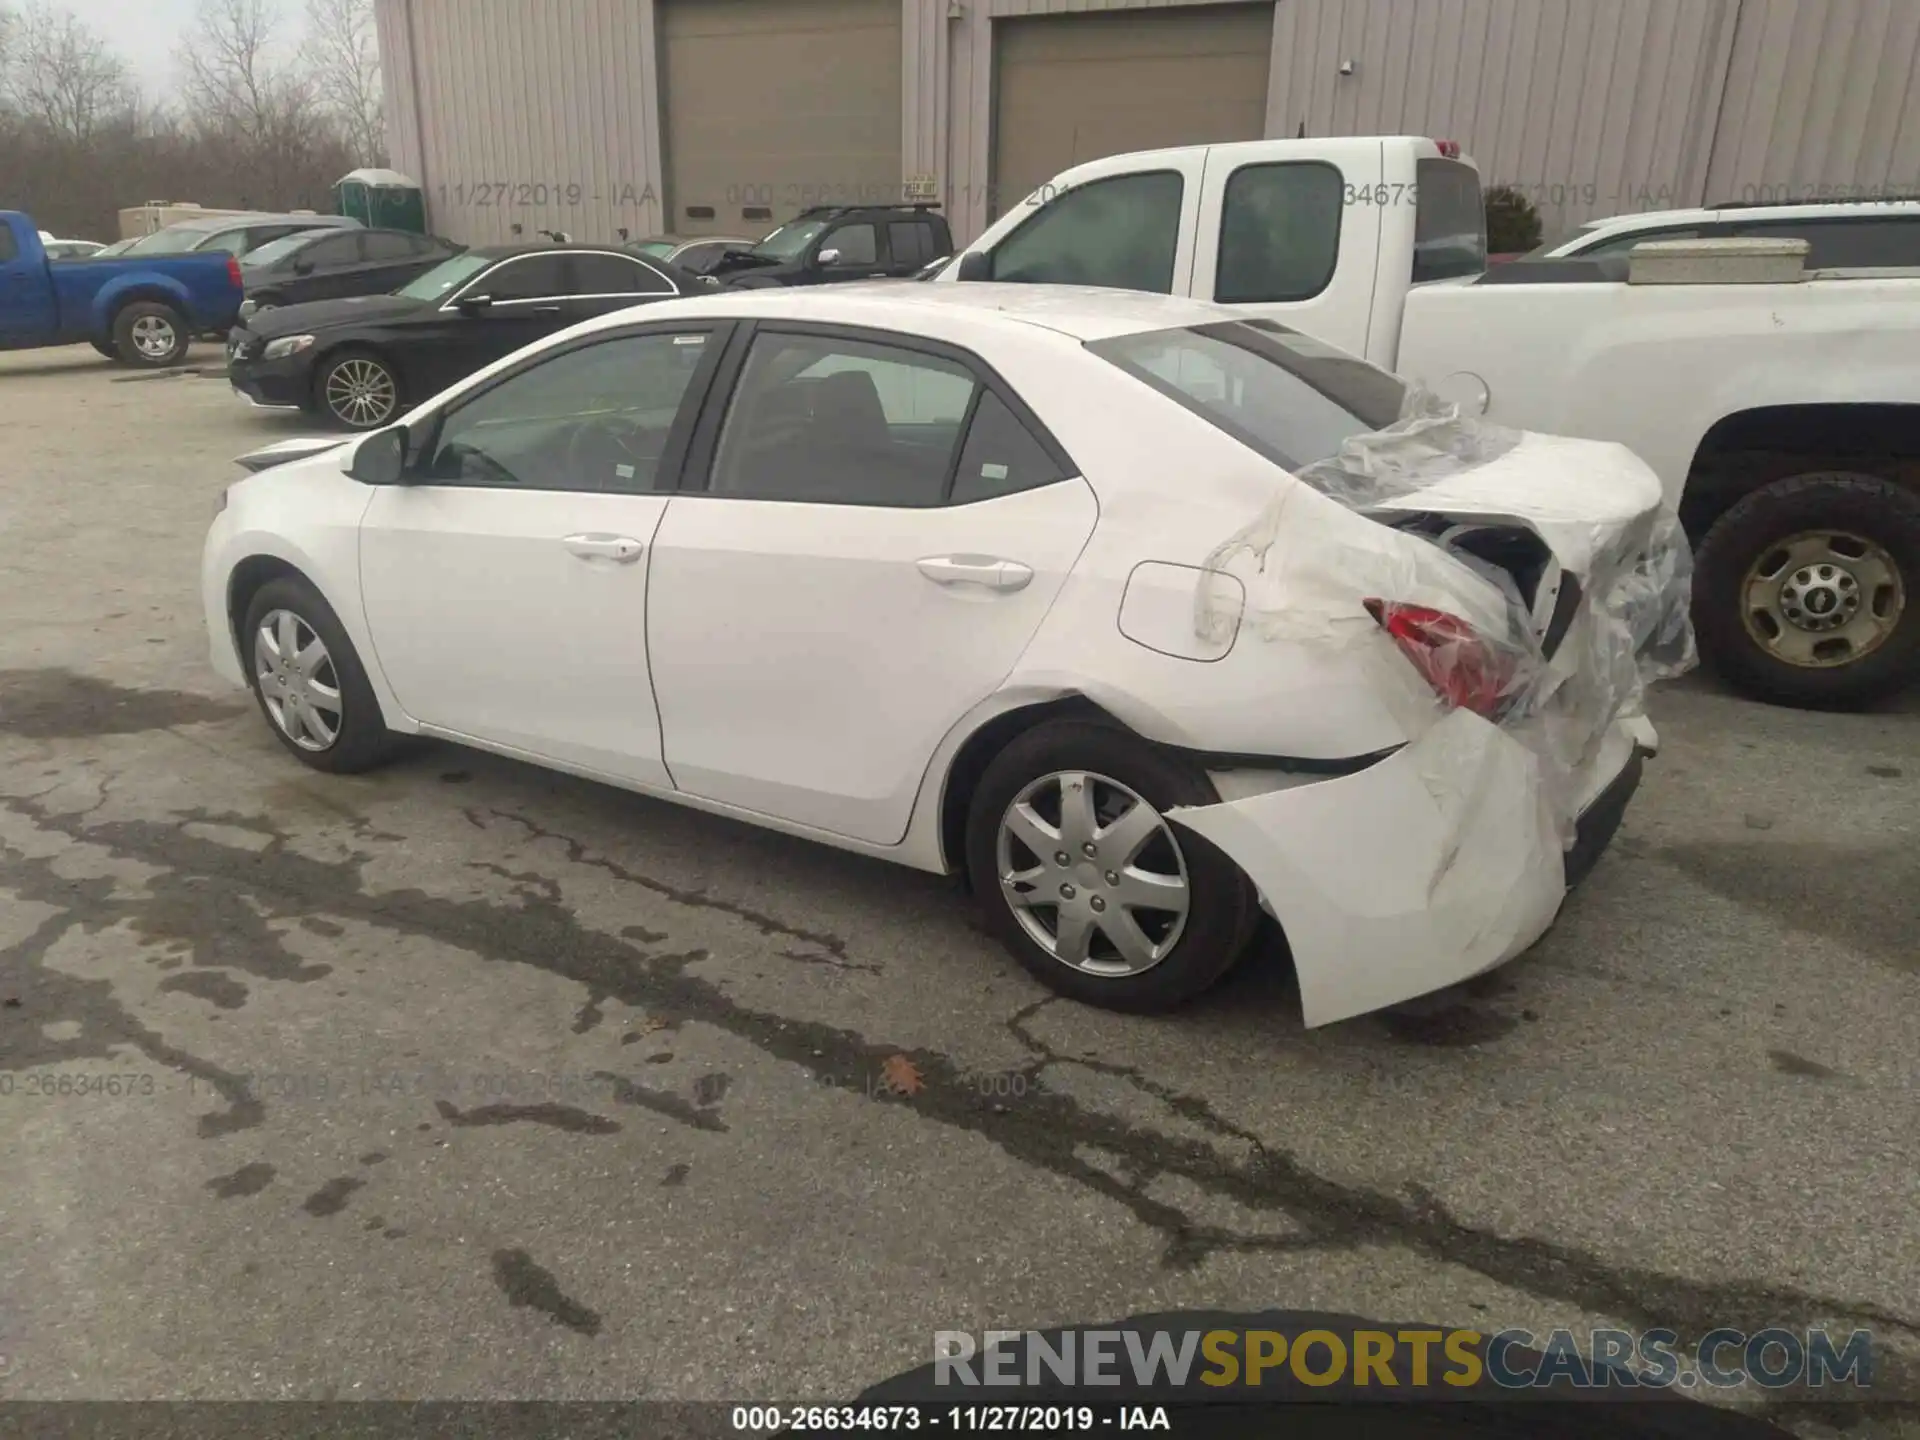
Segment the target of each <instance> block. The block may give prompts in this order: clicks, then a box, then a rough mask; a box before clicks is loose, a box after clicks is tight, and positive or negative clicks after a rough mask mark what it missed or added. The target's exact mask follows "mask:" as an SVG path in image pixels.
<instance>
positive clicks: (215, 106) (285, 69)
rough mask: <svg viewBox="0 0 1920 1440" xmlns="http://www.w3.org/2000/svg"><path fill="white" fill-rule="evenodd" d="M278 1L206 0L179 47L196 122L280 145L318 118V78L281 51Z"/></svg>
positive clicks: (185, 95)
mask: <svg viewBox="0 0 1920 1440" xmlns="http://www.w3.org/2000/svg"><path fill="white" fill-rule="evenodd" d="M279 29H280V11H279V7H278V4H277V3H276V0H200V6H199V12H198V15H197V17H196V23H195V25H194V34H193V38H192V40H191V42H182V44H181V45H180V47H179V48H178V50H177V51H176V52H175V63H176V64H177V65H178V67H179V71H180V74H181V77H182V79H181V97H182V99H183V100H184V101H185V103H186V110H187V114H188V116H189V117H190V119H191V120H192V121H193V122H194V124H195V126H196V127H197V128H199V129H202V130H204V131H208V132H213V133H219V132H226V133H228V134H233V135H237V136H239V137H241V138H243V139H245V140H246V141H247V142H249V143H250V144H251V145H253V146H254V147H256V148H258V149H260V150H270V149H274V148H277V147H278V146H280V145H281V144H283V143H284V142H285V140H286V139H287V138H288V136H289V134H290V133H294V132H298V131H301V130H303V129H306V128H308V127H309V126H310V125H311V123H312V112H313V105H312V100H313V89H314V87H313V83H312V81H311V80H310V79H308V78H307V77H306V76H304V75H301V74H300V73H298V72H297V71H296V70H295V69H294V68H293V67H292V66H291V65H290V64H288V63H286V61H285V60H284V59H283V57H282V55H281V54H280V45H279V43H278V41H279V33H278V32H279Z"/></svg>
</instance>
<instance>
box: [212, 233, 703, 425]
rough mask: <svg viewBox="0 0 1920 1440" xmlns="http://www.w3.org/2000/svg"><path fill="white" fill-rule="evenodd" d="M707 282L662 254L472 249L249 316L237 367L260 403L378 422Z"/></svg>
mask: <svg viewBox="0 0 1920 1440" xmlns="http://www.w3.org/2000/svg"><path fill="white" fill-rule="evenodd" d="M700 288H703V287H702V286H701V284H700V282H699V281H698V280H696V279H695V278H694V277H693V276H691V275H688V274H686V273H685V272H684V271H677V270H674V269H672V268H671V267H669V266H668V265H666V264H665V262H663V261H658V260H647V259H643V258H642V257H640V256H638V255H632V254H629V253H626V252H624V251H621V250H615V249H608V248H604V247H601V246H594V245H506V246H493V247H488V248H483V249H475V250H468V251H466V252H464V253H462V254H459V255H456V256H454V257H453V258H451V259H449V260H444V261H442V262H441V263H440V264H439V265H437V266H435V267H434V268H433V269H432V270H429V271H427V272H426V274H424V275H421V276H420V277H418V278H417V279H415V280H413V281H411V282H409V283H408V284H406V285H403V286H402V287H400V289H399V290H397V291H395V292H394V293H393V294H391V295H357V296H349V297H347V298H345V299H340V300H314V301H310V302H308V303H306V304H302V305H283V306H280V307H279V308H277V309H272V310H263V311H260V312H258V313H256V314H254V315H252V316H251V317H249V318H248V319H247V321H246V322H245V324H244V325H241V326H238V327H236V328H235V329H234V331H233V332H232V334H231V335H230V336H229V337H228V343H227V364H228V376H229V378H230V380H231V382H232V384H233V388H234V389H235V390H236V391H237V392H238V393H239V394H240V395H242V396H243V397H245V398H246V399H247V400H250V401H251V402H253V403H254V404H256V405H264V406H280V407H299V408H301V409H304V410H307V411H309V412H311V413H313V414H315V415H318V416H321V417H324V418H326V419H329V420H331V421H333V422H334V423H336V424H339V425H344V426H346V427H347V428H349V429H354V430H367V429H373V428H375V427H378V426H381V425H384V424H386V423H387V422H388V421H390V420H392V419H393V418H394V416H396V415H398V414H399V413H400V412H401V411H403V410H405V409H406V408H407V407H408V406H410V405H415V404H418V403H419V402H421V401H423V400H425V399H427V398H428V397H429V396H431V395H433V394H435V393H436V392H438V391H440V390H443V389H445V388H446V387H447V386H448V385H451V384H453V383H454V382H455V381H456V380H460V379H463V378H465V377H466V376H468V375H471V374H472V373H473V372H474V371H475V370H478V369H481V368H482V367H483V366H487V365H491V364H492V363H493V362H494V361H496V360H499V359H501V358H502V357H504V356H506V355H510V354H512V353H513V352H514V351H515V350H518V349H520V348H521V347H522V346H524V345H529V344H531V343H532V342H533V341H535V340H540V339H543V338H545V337H546V336H548V335H551V334H553V333H554V332H555V331H556V330H564V329H565V328H566V327H567V326H569V325H572V324H574V323H575V322H577V321H580V320H584V319H588V318H590V317H592V316H595V315H602V314H605V313H606V312H607V311H609V310H619V309H622V308H624V307H626V306H629V305H642V304H647V303H649V302H652V301H656V300H670V299H673V298H674V297H675V296H678V295H681V294H686V293H689V292H691V291H693V290H697V289H700Z"/></svg>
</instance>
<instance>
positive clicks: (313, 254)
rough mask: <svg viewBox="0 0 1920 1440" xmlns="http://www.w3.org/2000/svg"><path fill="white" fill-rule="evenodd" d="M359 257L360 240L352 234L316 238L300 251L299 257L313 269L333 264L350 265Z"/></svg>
mask: <svg viewBox="0 0 1920 1440" xmlns="http://www.w3.org/2000/svg"><path fill="white" fill-rule="evenodd" d="M359 258H360V241H359V237H358V236H354V235H336V236H334V237H333V238H332V239H328V240H316V241H315V242H314V243H313V244H311V245H308V246H306V247H305V248H303V249H302V250H301V251H300V259H301V260H302V261H305V262H306V263H307V264H309V265H312V266H313V267H314V268H315V269H325V268H327V267H328V266H333V265H352V264H355V263H356V262H358V260H359Z"/></svg>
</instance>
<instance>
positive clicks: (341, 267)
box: [240, 230, 466, 319]
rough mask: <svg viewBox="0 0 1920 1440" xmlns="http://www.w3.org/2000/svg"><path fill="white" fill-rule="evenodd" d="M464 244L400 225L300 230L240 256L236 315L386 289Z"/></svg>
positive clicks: (420, 272) (437, 262) (380, 292)
mask: <svg viewBox="0 0 1920 1440" xmlns="http://www.w3.org/2000/svg"><path fill="white" fill-rule="evenodd" d="M465 248H466V247H465V246H464V245H455V244H454V243H453V242H452V241H451V240H441V239H438V238H436V237H435V236H432V235H414V234H411V233H410V232H408V231H405V230H342V231H331V232H329V231H324V230H322V231H315V230H307V231H302V232H301V233H299V234H296V235H288V236H285V237H284V238H282V239H279V240H275V241H272V242H270V243H269V244H266V245H262V246H261V247H260V248H259V249H258V250H255V251H253V252H252V253H251V254H248V255H245V256H243V257H242V258H241V260H240V278H241V281H242V282H243V283H244V284H245V285H246V287H247V298H246V303H245V304H243V305H242V306H241V307H240V316H241V318H242V319H245V318H246V317H247V316H249V315H252V314H254V313H255V312H256V311H260V310H270V309H272V308H273V307H274V306H276V305H301V304H304V303H306V302H307V301H309V300H338V299H341V298H342V297H344V296H347V295H385V294H388V293H390V292H391V291H394V290H398V289H399V288H400V287H401V286H402V285H405V284H406V283H407V282H408V281H411V280H417V279H418V278H419V277H420V276H422V275H424V274H426V273H427V271H429V270H431V269H433V268H434V267H435V266H436V265H440V264H443V263H444V262H446V261H448V260H451V259H452V258H453V257H454V256H455V255H458V254H460V252H461V251H463V250H464V249H465Z"/></svg>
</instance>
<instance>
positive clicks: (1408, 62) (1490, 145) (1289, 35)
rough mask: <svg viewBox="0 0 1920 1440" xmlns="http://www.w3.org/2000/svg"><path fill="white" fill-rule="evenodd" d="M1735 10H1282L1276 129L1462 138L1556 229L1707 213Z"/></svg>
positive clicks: (1340, 5)
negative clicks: (1671, 211)
mask: <svg viewBox="0 0 1920 1440" xmlns="http://www.w3.org/2000/svg"><path fill="white" fill-rule="evenodd" d="M1735 3H1736V0H1604V3H1601V0H1283V3H1282V4H1281V6H1280V10H1279V15H1278V19H1277V29H1278V32H1279V33H1278V34H1277V35H1276V37H1275V46H1274V49H1275V53H1276V58H1277V60H1278V64H1279V69H1278V71H1277V73H1276V76H1275V81H1274V87H1273V108H1272V110H1271V112H1270V113H1269V115H1268V131H1269V133H1270V134H1274V135H1292V134H1295V133H1297V132H1298V130H1299V127H1300V126H1301V125H1302V124H1304V125H1305V126H1306V131H1307V133H1308V134H1309V135H1365V134H1389V135H1396V134H1415V135H1432V136H1435V137H1437V138H1441V139H1449V140H1458V141H1459V142H1460V143H1461V145H1462V146H1463V147H1464V148H1465V149H1466V150H1467V152H1468V153H1469V154H1471V155H1472V156H1473V158H1474V159H1475V160H1476V161H1477V162H1479V165H1480V170H1481V173H1482V175H1483V176H1484V177H1485V178H1486V180H1487V182H1488V183H1489V184H1494V183H1498V184H1508V185H1513V186H1515V187H1516V188H1518V189H1520V190H1521V191H1522V192H1523V193H1524V194H1526V195H1527V197H1528V198H1529V199H1531V200H1532V201H1533V202H1534V204H1535V205H1536V206H1538V207H1539V209H1540V212H1541V217H1542V220H1543V221H1544V222H1545V224H1546V227H1547V229H1548V230H1549V231H1552V230H1554V229H1555V228H1557V227H1559V226H1564V225H1570V224H1572V223H1574V222H1577V221H1580V220H1584V219H1588V218H1590V217H1592V216H1596V215H1611V214H1617V213H1619V212H1621V211H1624V210H1648V209H1661V208H1667V207H1670V206H1674V205H1683V204H1689V203H1693V201H1694V198H1695V197H1694V196H1693V194H1691V193H1690V192H1691V191H1692V190H1694V189H1696V188H1697V185H1698V173H1699V168H1700V161H1701V159H1702V156H1703V148H1702V147H1703V146H1704V145H1705V144H1707V143H1708V142H1709V141H1710V139H1711V136H1712V131H1713V117H1714V114H1715V111H1716V108H1717V106H1718V103H1719V94H1718V89H1717V84H1716V81H1715V78H1714V77H1715V74H1716V71H1717V70H1720V69H1723V68H1724V61H1721V60H1719V59H1718V58H1717V57H1718V56H1719V55H1720V53H1721V51H1722V50H1723V49H1724V46H1725V43H1726V40H1727V39H1728V38H1729V37H1730V35H1731V22H1732V19H1733V16H1734V9H1735ZM1345 62H1351V63H1352V66H1353V73H1352V74H1351V75H1342V74H1340V73H1339V72H1340V67H1341V65H1342V64H1343V63H1345Z"/></svg>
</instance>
